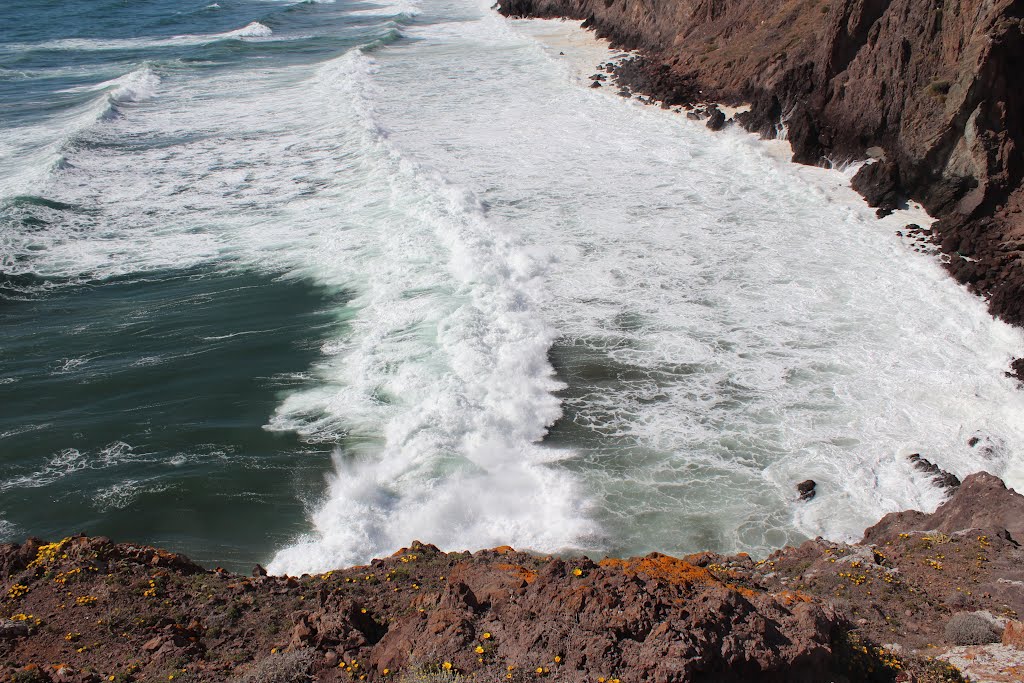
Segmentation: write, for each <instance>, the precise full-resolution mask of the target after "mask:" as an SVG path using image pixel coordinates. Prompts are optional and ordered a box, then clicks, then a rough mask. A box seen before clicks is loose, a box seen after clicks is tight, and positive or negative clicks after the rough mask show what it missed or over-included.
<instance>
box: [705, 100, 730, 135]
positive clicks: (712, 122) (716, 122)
mask: <svg viewBox="0 0 1024 683" xmlns="http://www.w3.org/2000/svg"><path fill="white" fill-rule="evenodd" d="M709 109H710V117H709V118H708V122H707V123H706V124H704V125H706V126H707V127H708V128H709V129H711V130H722V129H723V128H725V113H724V112H723V111H722V110H721V109H719V108H718V107H716V106H714V105H712V106H711V107H710V108H709Z"/></svg>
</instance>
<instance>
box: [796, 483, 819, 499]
mask: <svg viewBox="0 0 1024 683" xmlns="http://www.w3.org/2000/svg"><path fill="white" fill-rule="evenodd" d="M817 486H818V484H817V482H815V481H814V480H813V479H807V480H806V481H802V482H800V483H799V484H797V485H796V490H797V492H799V493H800V500H811V499H812V498H814V496H815V494H816V493H817V491H816V490H815V489H816V488H817Z"/></svg>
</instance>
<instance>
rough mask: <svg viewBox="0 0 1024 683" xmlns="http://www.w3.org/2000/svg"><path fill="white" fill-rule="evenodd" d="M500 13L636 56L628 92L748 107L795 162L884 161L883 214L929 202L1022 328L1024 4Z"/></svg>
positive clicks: (991, 294)
mask: <svg viewBox="0 0 1024 683" xmlns="http://www.w3.org/2000/svg"><path fill="white" fill-rule="evenodd" d="M499 11H500V12H502V13H503V14H505V15H508V16H532V17H544V18H554V17H564V18H571V19H576V20H579V21H584V24H583V25H584V27H586V28H591V29H593V30H594V31H595V32H596V33H597V35H598V36H600V37H603V38H607V39H609V40H610V41H611V42H612V43H613V44H615V45H616V46H617V47H619V48H622V49H628V50H634V51H636V53H635V54H634V55H632V56H630V57H629V58H627V59H624V60H622V62H620V63H619V64H617V65H615V66H614V67H612V66H610V65H606V70H614V72H615V73H616V75H617V77H618V79H619V83H620V84H622V85H623V86H627V87H629V88H630V89H631V90H633V91H635V92H642V93H645V94H647V95H649V96H651V97H653V98H654V99H656V100H660V101H663V102H667V103H668V104H669V105H670V106H672V105H675V104H684V103H688V102H692V101H697V100H703V101H709V100H712V101H719V102H723V103H726V104H729V105H738V104H743V103H748V104H750V110H749V111H748V112H746V113H744V114H741V115H738V116H737V117H736V118H737V121H738V122H740V123H741V125H743V126H744V127H745V128H747V129H748V130H751V131H754V132H757V133H759V134H761V135H764V136H766V137H773V136H775V135H776V134H777V132H778V127H779V125H780V123H785V125H786V126H787V128H788V132H789V135H788V139H789V141H790V144H791V145H792V148H793V159H794V161H798V162H800V163H808V164H819V163H822V162H823V161H826V160H838V161H848V160H863V159H866V158H872V159H874V162H873V163H871V164H868V165H865V166H863V167H862V168H861V169H860V170H859V171H858V173H857V174H856V175H855V177H854V181H853V185H854V187H855V188H857V189H858V190H859V191H860V192H862V193H863V194H864V195H865V197H866V198H867V199H868V201H869V203H870V204H871V205H872V206H874V207H876V208H877V210H878V211H877V212H878V214H879V215H885V214H887V213H889V212H891V211H893V210H894V209H896V208H899V207H900V206H901V205H902V202H903V199H904V198H909V199H912V200H915V201H918V202H920V203H921V204H922V205H923V206H924V208H925V209H926V210H927V211H928V212H929V213H930V214H931V215H933V216H936V217H937V218H938V219H939V220H938V221H937V222H936V223H935V224H934V230H935V232H936V236H937V237H938V238H939V244H940V246H941V249H942V250H943V251H944V252H945V253H946V254H948V255H949V256H951V257H953V258H951V260H950V261H949V262H948V264H947V267H948V270H949V272H950V274H951V275H952V276H953V277H954V278H956V279H957V280H958V281H960V282H961V283H963V284H965V285H967V286H968V287H969V288H971V289H972V291H975V292H976V293H978V294H979V295H981V296H984V297H986V299H987V300H988V303H989V308H990V310H991V311H992V312H993V314H995V315H997V316H999V317H1001V318H1003V319H1004V320H1006V321H1007V322H1010V323H1011V324H1014V325H1022V324H1024V250H1021V249H1020V248H1019V246H1017V242H1018V241H1019V235H1020V234H1022V231H1024V188H1022V177H1024V166H1022V165H1021V164H1020V162H1019V159H1020V150H1022V149H1024V89H1021V88H1020V87H1019V86H1018V81H1019V78H1018V77H1017V74H1016V73H1015V71H1014V69H1015V68H1016V67H1015V66H1014V65H1016V64H1020V63H1022V62H1024V26H1022V24H1021V21H1020V10H1019V3H1018V2H1017V0H993V1H991V2H986V1H983V0H966V4H965V5H961V6H960V9H959V11H957V12H949V11H947V12H946V13H945V14H941V13H937V12H936V11H935V9H934V6H933V4H932V3H931V2H930V0H893V1H892V2H889V1H886V2H868V3H864V2H859V1H858V0H835V1H834V2H831V3H829V4H828V5H827V6H824V5H814V4H813V3H805V4H803V5H800V6H799V7H797V6H794V7H793V8H792V12H791V13H789V14H787V15H786V16H785V19H784V20H783V19H780V16H779V14H778V8H777V7H776V6H775V5H772V4H771V3H764V2H760V1H759V0H736V1H735V2H728V3H723V2H711V3H706V2H694V3H684V4H682V5H680V4H679V3H678V2H674V1H672V0H620V1H618V2H610V1H607V0H507V1H506V2H502V3H501V7H500V9H499ZM958 255H962V256H970V257H971V259H972V260H971V261H969V262H964V261H962V260H960V259H958V258H956V257H957V256H958ZM965 263H966V264H970V265H965Z"/></svg>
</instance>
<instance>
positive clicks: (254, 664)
mask: <svg viewBox="0 0 1024 683" xmlns="http://www.w3.org/2000/svg"><path fill="white" fill-rule="evenodd" d="M1022 521H1024V497H1021V496H1019V495H1018V494H1016V493H1015V492H1013V491H1011V490H1008V489H1006V487H1005V486H1003V484H1002V482H1001V481H1000V480H999V479H997V478H995V477H992V476H991V475H987V474H976V475H972V476H970V477H968V478H967V479H965V480H964V482H963V484H962V485H961V486H960V487H959V489H957V490H956V491H954V492H953V494H952V496H951V497H950V499H949V500H948V501H947V502H946V503H945V504H944V505H943V506H941V507H940V508H939V509H938V510H937V511H936V512H934V513H932V514H924V513H919V512H903V513H897V514H892V515H887V516H886V517H885V518H884V519H883V520H882V521H881V522H879V524H877V525H875V526H874V527H872V528H871V529H869V530H868V531H867V532H866V534H865V540H864V542H862V543H861V544H855V545H847V544H843V543H831V542H827V541H824V540H821V539H817V540H814V541H808V542H806V543H804V544H803V545H801V546H799V547H797V548H785V549H782V550H780V551H778V552H776V553H774V554H773V555H772V556H771V557H769V558H766V559H765V560H762V561H760V562H755V561H754V560H752V559H751V558H750V557H749V556H747V555H745V554H739V555H735V556H721V555H717V554H715V553H710V552H704V553H698V554H695V555H690V556H687V557H684V558H675V557H669V556H666V555H661V554H657V553H654V554H651V555H648V556H646V557H639V558H631V559H624V560H623V559H614V558H608V559H605V560H602V561H600V562H594V561H592V560H590V559H588V558H585V557H580V558H552V557H540V556H536V555H531V554H528V553H522V552H516V551H515V550H513V549H511V548H508V547H501V548H495V549H492V550H482V551H479V552H476V553H473V554H470V553H443V552H440V551H439V550H438V549H437V548H435V547H434V546H430V545H426V544H422V543H413V544H412V545H411V546H410V547H409V548H404V549H402V550H401V551H399V552H398V553H396V554H395V555H393V556H392V557H389V558H385V559H380V560H374V561H373V562H371V563H370V564H369V565H367V566H362V567H351V568H348V569H344V570H337V571H333V572H327V573H326V574H321V575H316V576H308V575H306V576H302V577H278V576H266V575H264V574H263V573H262V572H259V571H257V572H255V574H256V576H253V577H246V576H240V575H235V574H232V573H229V572H226V571H224V570H220V569H218V570H214V571H206V570H204V569H202V568H201V567H199V566H198V565H195V564H194V563H192V562H191V561H189V560H188V559H187V558H184V557H182V556H181V555H175V554H173V553H168V552H165V551H161V550H158V549H155V548H151V547H148V546H141V545H133V544H116V543H112V542H111V541H110V540H108V539H105V538H86V537H73V538H68V539H64V540H63V541H60V542H57V543H50V544H47V543H43V542H40V541H37V540H32V541H30V542H28V543H26V544H23V545H20V546H19V545H5V546H2V547H0V589H2V593H0V595H3V596H4V598H3V601H2V602H0V662H5V663H7V664H4V665H0V672H2V673H4V674H9V675H13V674H14V673H15V671H16V670H18V669H22V668H24V667H29V668H28V669H26V670H25V671H24V674H25V675H29V674H30V673H31V675H33V676H36V678H34V679H26V680H51V681H80V682H85V681H94V682H98V681H101V680H109V679H110V677H111V676H114V677H115V680H116V679H117V677H118V676H120V677H121V678H120V680H138V681H148V680H187V681H229V680H239V681H240V680H245V681H257V680H260V681H262V680H271V679H273V680H277V679H276V678H272V677H273V676H277V675H278V674H280V672H281V671H284V670H290V669H289V667H292V668H294V667H299V666H300V665H301V672H302V673H303V675H304V672H307V671H308V672H309V673H311V674H312V675H313V676H314V677H315V679H316V680H319V681H384V680H390V679H391V678H394V677H395V676H396V674H397V673H399V672H402V671H409V670H421V669H422V668H423V667H427V668H428V669H429V668H431V667H433V668H434V669H435V670H440V671H444V670H445V668H444V667H445V663H447V665H448V667H450V671H455V672H461V673H462V674H465V675H467V676H475V677H476V680H487V681H491V680H493V681H498V680H512V681H519V682H523V681H527V680H529V681H539V680H542V679H546V678H550V679H552V680H564V681H596V680H597V679H599V678H604V679H605V680H606V681H614V680H615V679H619V680H620V681H622V682H623V683H632V682H634V681H637V682H639V681H680V682H681V681H706V682H711V681H715V682H722V681H726V682H728V681H737V682H738V681H821V680H832V681H837V682H843V681H845V682H848V683H852V682H853V681H857V682H862V681H893V680H910V679H908V678H898V676H900V675H903V676H907V675H910V674H912V675H913V676H915V677H916V678H914V679H913V680H917V681H919V682H925V681H939V680H945V681H955V680H959V679H958V678H956V676H957V674H956V673H955V672H953V671H951V670H948V669H941V667H942V666H943V665H940V664H937V663H936V661H935V660H934V659H929V658H933V657H935V656H936V655H939V654H942V653H943V652H945V651H947V650H948V651H949V652H950V653H953V654H955V653H954V651H953V650H951V649H949V648H951V647H952V646H953V645H955V643H947V642H945V641H944V638H945V639H948V637H947V635H946V634H947V632H952V633H961V632H962V631H963V629H957V628H954V626H956V624H953V625H952V626H951V625H950V620H951V619H952V618H954V617H955V615H961V616H960V617H959V618H960V619H963V618H964V617H963V615H964V614H975V615H984V618H986V619H991V620H992V625H993V626H992V628H993V630H992V632H991V633H988V632H986V638H987V640H986V642H988V641H989V640H995V641H997V640H999V638H1002V642H1003V643H1004V644H1003V645H998V646H997V645H991V646H987V647H1001V648H1004V649H1006V650H1007V652H1010V653H1011V654H1009V655H1006V656H1007V657H1010V658H1011V659H1012V658H1013V657H1016V656H1017V655H1014V654H1013V653H1015V652H1018V650H1017V649H1016V648H1017V644H1018V643H1019V642H1020V641H1021V637H1020V628H1019V622H1018V621H1013V620H1014V619H1016V618H1017V617H1018V615H1019V613H1020V612H1021V611H1024V590H1021V589H1020V587H1021V586H1024V551H1022V549H1021V547H1020V546H1019V545H1018V544H1017V542H1016V541H1015V540H1014V536H1013V534H1014V533H1020V525H1021V523H1022ZM1008 528H1010V529H1012V530H1013V531H1008V530H1007V529H1008ZM1007 624H1008V625H1007ZM1004 625H1005V627H1004ZM996 631H999V633H998V634H997V633H996ZM957 638H958V639H959V640H960V641H963V638H962V637H960V636H957ZM885 643H890V644H891V643H895V644H896V646H893V647H891V648H890V651H889V652H886V651H883V650H882V649H881V648H880V647H879V646H880V645H881V644H885ZM936 645H937V646H938V647H936ZM947 646H948V647H947ZM893 650H899V651H900V653H899V654H898V656H897V655H895V654H893V653H892V651H893ZM1019 652H1020V659H1021V662H1020V663H1021V666H1024V650H1020V651H1019ZM1004 654H1005V653H1004ZM951 656H952V655H951ZM1004 659H1005V657H1004ZM957 661H960V660H959V659H958V660H957ZM1000 661H1002V660H1000ZM58 662H59V663H60V665H59V666H58V665H57V664H56V663H58ZM2 666H7V667H8V668H7V669H6V670H3V669H2ZM936 667H940V669H941V670H940V669H936ZM907 671H909V672H910V674H907V673H906V672H907ZM275 672H276V673H275ZM170 676H174V678H173V679H171V678H170ZM268 676H270V677H271V678H268Z"/></svg>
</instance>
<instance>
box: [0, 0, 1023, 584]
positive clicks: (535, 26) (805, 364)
mask: <svg viewBox="0 0 1024 683" xmlns="http://www.w3.org/2000/svg"><path fill="white" fill-rule="evenodd" d="M489 4H490V3H489V2H478V1H477V0H432V1H430V2H428V1H427V0H423V1H422V2H405V1H403V0H396V1H394V2H377V3H370V2H345V1H344V0H337V1H335V2H290V1H288V0H280V1H274V0H221V1H218V2H210V1H209V0H207V1H204V2H182V1H178V0H174V1H172V0H145V1H141V2H139V1H133V2H121V1H116V2H115V1H110V0H67V1H66V2H61V3H38V2H29V1H27V0H18V1H16V2H7V3H4V6H3V7H2V8H0V133H2V134H0V407H2V410H0V540H18V539H22V538H24V537H25V536H28V535H38V536H44V537H50V538H53V537H58V536H63V535H65V534H69V533H73V532H76V531H86V532H88V533H94V534H107V535H110V536H112V537H113V538H115V539H117V540H132V541H142V542H149V543H157V544H160V545H163V546H166V547H169V548H171V549H174V550H178V551H182V552H186V553H188V554H190V555H192V556H193V557H195V558H197V559H199V560H201V561H203V562H205V563H207V564H210V565H222V566H228V567H232V568H235V569H243V570H246V569H248V568H249V566H250V565H251V564H252V563H254V562H261V563H264V564H268V565H269V567H270V568H271V569H272V570H273V571H277V572H289V573H300V572H304V571H312V570H318V569H327V568H329V567H332V566H337V565H344V564H351V563H357V562H364V561H366V560H368V559H369V558H371V557H373V556H379V555H381V554H387V553H390V552H392V551H394V550H395V549H397V548H398V547H400V546H402V545H407V544H408V543H409V542H410V541H411V540H413V539H419V540H422V541H425V542H432V543H436V544H438V545H440V546H442V547H444V548H446V549H457V550H461V549H467V548H470V549H472V548H480V547H485V546H493V545H499V544H511V545H514V546H517V547H520V548H524V549H535V550H538V551H542V552H559V551H572V552H576V551H583V552H588V553H591V554H593V555H598V556H600V555H601V554H604V553H610V554H633V553H646V552H649V551H651V550H660V551H664V552H675V553H684V552H692V551H696V550H702V549H713V550H721V551H734V550H746V551H748V552H753V553H758V554H764V553H767V552H769V551H770V550H771V549H772V548H775V547H778V546H780V545H782V544H785V543H794V542H799V541H800V540H801V539H804V538H807V537H809V536H814V535H818V534H821V535H826V536H829V537H832V538H850V537H854V536H858V535H859V533H860V531H861V530H862V529H863V528H864V527H865V526H866V525H868V524H870V523H873V522H874V521H875V520H876V518H877V516H878V515H879V514H881V513H883V512H887V511H891V510H898V509H905V508H908V507H918V508H922V509H928V508H932V507H934V506H936V505H937V504H938V503H939V501H940V500H941V497H942V492H941V491H940V490H939V489H937V488H936V487H935V486H934V485H933V483H932V482H931V481H929V480H928V478H927V477H925V476H923V475H922V474H921V473H919V472H917V471H916V470H914V469H913V467H912V465H911V464H910V463H909V462H908V461H907V459H906V457H905V456H906V455H907V454H909V453H914V452H919V453H922V454H923V455H924V456H925V457H927V458H929V459H931V460H933V461H934V462H936V463H938V464H939V465H940V466H942V467H944V468H946V469H949V470H951V471H953V472H954V473H956V474H958V475H961V476H962V475H965V474H967V473H969V472H972V471H976V470H978V469H987V470H989V471H992V472H994V473H996V474H998V475H1000V476H1004V477H1006V478H1007V480H1008V481H1009V482H1010V483H1011V484H1014V485H1018V486H1019V485H1020V484H1021V482H1022V481H1024V459H1022V456H1021V453H1022V448H1024V398H1022V396H1021V392H1019V391H1018V389H1017V387H1016V386H1015V384H1014V383H1013V382H1012V381H1011V380H1009V379H1008V378H1007V377H1006V376H1005V375H1004V370H1005V368H1006V366H1007V363H1008V361H1009V359H1010V358H1011V357H1014V356H1020V355H1021V354H1022V352H1024V337H1022V335H1021V333H1020V331H1019V330H1014V329H1011V328H1008V327H1007V326H1005V325H1003V324H1002V323H999V322H997V321H994V320H992V318H991V317H989V316H988V314H987V313H986V311H985V308H984V304H983V302H981V301H979V300H977V299H976V298H974V297H971V296H970V295H969V294H967V293H966V292H965V291H963V290H962V289H961V288H959V287H957V286H956V284H955V283H953V282H952V281H951V280H950V279H949V278H948V277H947V276H946V275H945V273H944V272H943V270H942V268H941V267H940V266H939V264H938V262H937V261H936V260H935V258H934V257H933V256H930V255H927V254H920V253H917V252H915V251H913V249H912V248H911V245H908V244H906V243H905V242H904V241H902V239H901V238H900V237H898V236H897V235H896V231H897V230H898V229H900V228H902V226H903V223H905V222H907V221H910V220H914V221H916V222H921V221H923V220H925V218H924V217H923V216H920V215H894V216H892V217H890V218H888V219H885V220H882V221H878V220H876V219H875V217H874V214H873V212H872V211H871V210H870V208H869V207H867V206H865V205H864V203H863V201H862V200H861V199H860V198H859V197H858V196H857V195H855V194H854V193H853V192H852V191H851V190H850V189H849V188H848V175H844V174H842V173H839V172H831V171H825V170H823V169H815V168H808V167H797V166H794V165H791V164H788V163H787V162H786V161H785V160H784V157H785V154H784V153H783V152H782V151H781V150H780V149H779V145H780V144H781V143H765V142H762V141H759V140H757V139H755V138H753V137H752V136H749V135H747V134H745V133H743V132H742V131H739V130H736V129H729V130H726V131H724V132H723V133H721V134H712V133H710V132H709V131H707V130H706V129H705V128H703V127H702V126H700V125H699V124H695V123H693V122H689V121H688V120H687V119H686V118H685V117H684V116H680V115H677V114H674V113H672V112H669V111H663V110H661V109H658V108H655V107H643V106H641V105H639V103H637V102H630V101H626V100H623V99H622V98H619V97H616V96H614V95H613V94H609V93H607V92H604V91H605V90H609V89H591V88H589V87H588V86H589V81H588V80H587V79H586V78H585V75H586V74H588V73H592V68H593V65H594V64H596V63H598V62H602V61H604V60H606V59H607V58H608V56H609V55H608V52H607V51H606V49H605V48H603V47H601V46H600V45H597V44H595V43H593V41H590V40H589V39H587V38H586V37H585V36H582V35H581V34H579V33H578V32H574V27H573V26H572V25H569V24H559V23H544V22H523V21H507V20H505V19H503V18H501V17H500V16H498V15H497V14H496V13H495V12H494V11H492V10H491V8H490V7H489ZM807 478H813V479H815V480H817V481H818V482H819V488H818V495H817V497H816V498H815V500H814V501H812V502H811V503H801V502H799V501H798V500H797V497H796V494H795V489H794V484H795V483H796V482H798V481H802V480H803V479H807Z"/></svg>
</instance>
